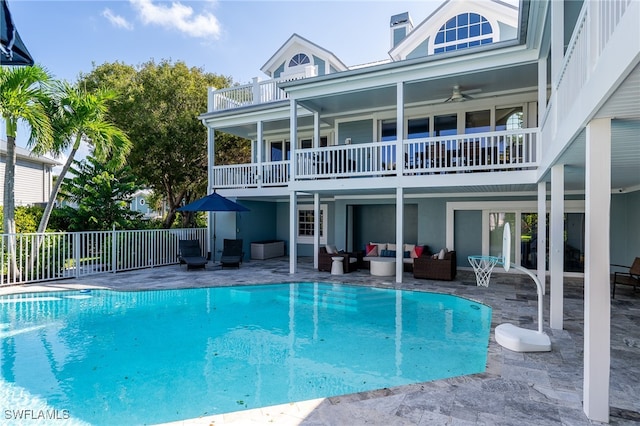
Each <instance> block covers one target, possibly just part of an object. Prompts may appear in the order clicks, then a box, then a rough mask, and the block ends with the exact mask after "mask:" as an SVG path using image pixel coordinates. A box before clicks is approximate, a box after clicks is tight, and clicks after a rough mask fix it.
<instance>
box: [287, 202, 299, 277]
mask: <svg viewBox="0 0 640 426" xmlns="http://www.w3.org/2000/svg"><path fill="white" fill-rule="evenodd" d="M296 195H297V194H296V191H291V193H290V194H289V273H290V274H295V273H296V272H297V266H298V265H297V257H298V243H297V241H298V206H297V200H296Z"/></svg>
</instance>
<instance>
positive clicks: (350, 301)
mask: <svg viewBox="0 0 640 426" xmlns="http://www.w3.org/2000/svg"><path fill="white" fill-rule="evenodd" d="M281 300H287V301H288V300H289V298H288V297H286V296H282V299H281ZM316 301H317V303H318V305H319V306H320V307H322V308H330V309H337V310H342V311H349V312H357V311H358V309H359V307H360V305H362V304H366V305H367V306H368V307H374V306H386V305H388V304H389V296H388V294H384V293H382V292H380V293H375V292H374V293H371V292H362V289H358V288H353V287H327V286H320V287H319V288H318V292H317V295H315V294H314V288H313V287H312V286H300V287H299V288H298V289H297V291H296V303H302V304H310V305H313V304H314V303H316Z"/></svg>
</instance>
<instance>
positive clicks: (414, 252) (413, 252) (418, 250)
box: [411, 246, 424, 259]
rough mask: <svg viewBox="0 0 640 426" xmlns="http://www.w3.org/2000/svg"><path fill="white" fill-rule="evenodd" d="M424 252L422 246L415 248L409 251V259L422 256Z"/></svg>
mask: <svg viewBox="0 0 640 426" xmlns="http://www.w3.org/2000/svg"><path fill="white" fill-rule="evenodd" d="M423 251H424V246H415V247H414V248H413V250H411V257H412V258H414V259H415V258H416V257H420V256H422V252H423Z"/></svg>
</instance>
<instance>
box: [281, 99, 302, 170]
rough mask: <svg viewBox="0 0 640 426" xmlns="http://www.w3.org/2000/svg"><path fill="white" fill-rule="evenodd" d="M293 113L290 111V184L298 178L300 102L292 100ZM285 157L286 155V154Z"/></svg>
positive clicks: (284, 153)
mask: <svg viewBox="0 0 640 426" xmlns="http://www.w3.org/2000/svg"><path fill="white" fill-rule="evenodd" d="M290 105H291V111H289V140H290V142H291V160H290V161H289V182H293V181H294V180H295V176H296V147H297V145H298V102H297V101H296V100H295V99H291V100H290ZM284 148H285V147H284V146H283V147H282V149H283V153H282V154H283V155H286V152H284Z"/></svg>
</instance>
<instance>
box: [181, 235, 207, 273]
mask: <svg viewBox="0 0 640 426" xmlns="http://www.w3.org/2000/svg"><path fill="white" fill-rule="evenodd" d="M178 261H179V262H180V266H182V265H183V264H186V265H187V270H189V269H191V268H204V267H205V266H206V264H207V258H206V257H204V256H202V250H201V249H200V241H198V240H179V241H178Z"/></svg>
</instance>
